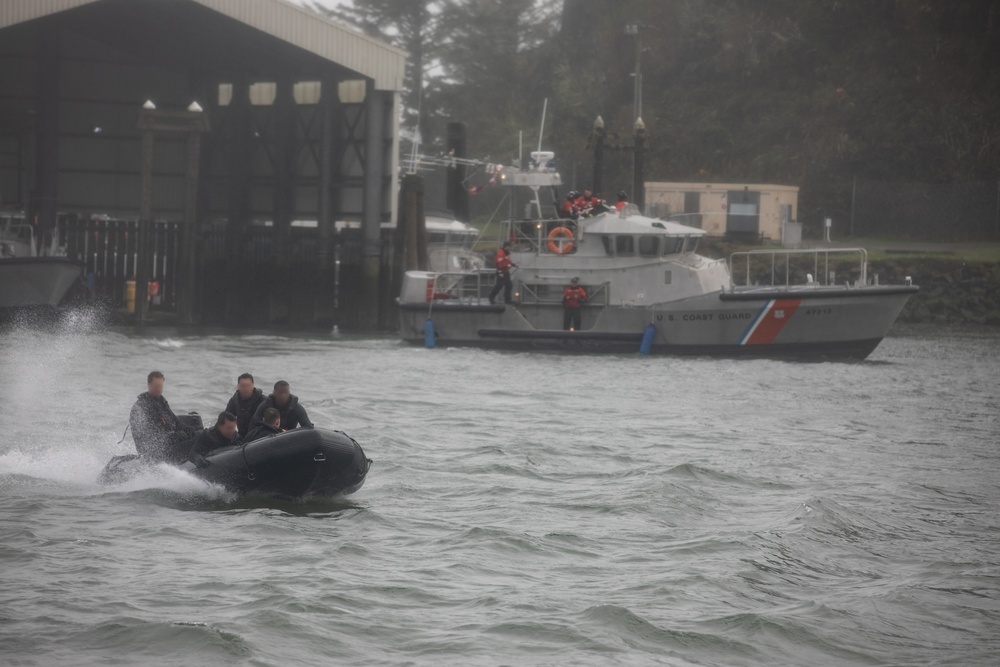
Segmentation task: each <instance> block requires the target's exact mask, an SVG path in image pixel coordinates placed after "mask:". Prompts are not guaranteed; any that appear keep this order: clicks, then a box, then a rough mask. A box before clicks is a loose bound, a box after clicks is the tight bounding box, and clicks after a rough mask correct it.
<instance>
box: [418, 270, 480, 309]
mask: <svg viewBox="0 0 1000 667" xmlns="http://www.w3.org/2000/svg"><path fill="white" fill-rule="evenodd" d="M496 281H497V279H496V271H494V270H493V269H476V270H474V271H444V272H441V273H435V274H434V277H433V278H430V280H429V281H428V286H427V293H428V297H429V298H428V300H429V301H432V302H433V301H458V302H459V303H461V304H463V305H477V304H479V303H480V302H481V301H482V300H483V299H487V298H489V295H490V290H492V289H493V286H494V285H495V284H496Z"/></svg>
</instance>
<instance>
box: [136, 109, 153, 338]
mask: <svg viewBox="0 0 1000 667" xmlns="http://www.w3.org/2000/svg"><path fill="white" fill-rule="evenodd" d="M140 181H141V183H142V186H141V195H140V198H139V229H138V238H137V239H136V262H135V323H136V327H137V328H138V329H143V328H144V327H145V326H146V305H147V304H146V294H147V286H148V285H149V276H150V268H151V267H150V262H152V259H153V258H152V257H150V252H149V251H150V247H149V246H150V243H149V241H150V238H151V237H152V232H153V229H152V227H153V130H152V128H148V127H147V128H145V129H143V130H142V176H141V179H140Z"/></svg>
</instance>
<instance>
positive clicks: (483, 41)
mask: <svg viewBox="0 0 1000 667" xmlns="http://www.w3.org/2000/svg"><path fill="white" fill-rule="evenodd" d="M354 4H355V7H356V9H357V10H358V11H360V12H361V14H359V15H358V16H357V17H355V19H356V21H360V18H358V17H360V16H362V15H366V16H368V17H369V18H367V19H365V20H367V21H368V24H367V25H370V26H372V27H373V30H374V29H376V28H377V30H375V32H373V34H380V35H381V36H383V37H385V36H387V35H388V37H389V38H390V39H393V40H394V41H395V42H396V43H398V44H400V45H401V46H403V47H404V48H407V50H410V51H411V53H412V52H413V50H414V46H413V44H414V43H413V41H412V40H413V39H418V38H419V39H423V40H424V44H423V49H424V51H423V52H424V53H425V54H428V53H432V54H433V62H434V63H435V65H434V67H433V68H432V69H431V70H430V73H431V74H432V76H431V77H430V79H429V81H430V82H431V83H433V85H430V83H429V82H428V81H425V82H424V83H423V84H422V85H423V87H424V89H425V90H424V94H423V99H424V100H425V107H424V109H425V111H426V110H427V109H428V106H427V101H428V100H432V103H431V104H430V105H429V106H430V111H429V112H427V113H428V117H429V120H428V121H427V126H426V132H425V143H426V142H428V139H431V140H432V141H430V143H436V144H437V145H440V144H441V143H442V141H443V135H444V123H445V122H446V121H447V120H460V121H463V122H465V123H466V124H467V126H468V129H469V152H470V155H471V156H476V157H485V156H486V155H489V156H491V157H492V158H493V159H495V160H506V159H507V158H508V157H510V156H512V155H513V154H514V153H515V152H516V147H517V132H518V130H524V131H525V136H526V138H528V137H531V141H530V142H528V143H533V142H534V141H535V140H536V139H535V137H537V127H538V121H539V112H540V110H541V106H542V100H543V99H544V98H546V97H547V98H549V99H550V105H549V120H548V123H547V131H546V142H545V143H546V147H547V148H550V149H553V150H555V151H556V152H557V155H558V156H559V159H560V166H561V170H562V172H563V176H564V180H568V179H569V172H570V171H571V170H572V165H574V164H577V165H579V167H580V171H581V173H583V174H589V173H590V160H591V156H590V153H589V150H588V149H587V138H588V135H589V134H590V132H591V128H592V124H593V121H594V119H595V117H596V116H598V115H601V116H602V117H603V119H604V121H605V123H606V127H607V130H608V133H609V141H610V142H611V143H612V144H614V143H615V142H616V141H618V142H621V143H628V142H629V141H630V135H631V132H632V123H633V78H632V77H631V76H630V74H631V72H632V71H633V68H634V66H635V53H636V48H635V45H636V42H635V37H634V36H632V35H627V34H625V30H624V28H625V25H626V24H630V23H639V24H641V25H642V26H643V27H642V42H643V45H644V49H643V53H642V65H643V82H644V86H643V88H644V102H643V119H644V121H645V124H646V127H647V131H648V134H647V137H648V138H647V158H646V175H647V180H691V181H706V182H711V181H715V182H726V181H735V182H745V181H750V182H779V183H791V184H798V185H800V186H801V187H802V193H801V197H800V206H799V218H800V220H803V221H806V222H811V221H814V220H818V219H819V218H821V217H823V216H825V215H844V214H845V212H846V211H847V210H848V209H849V201H850V189H851V188H850V183H851V179H852V178H853V177H854V176H855V175H857V176H859V177H861V178H868V179H881V180H888V181H892V180H896V181H899V180H914V181H926V182H953V181H967V180H995V179H997V178H998V177H1000V0H810V1H808V2H805V1H802V0H768V2H760V1H759V0H616V1H615V2H608V1H606V0H440V1H438V2H431V1H430V0H414V1H413V2H412V3H411V2H393V1H392V0H354ZM412 6H423V7H425V8H426V7H430V8H431V10H432V11H431V15H432V16H433V20H432V21H431V24H432V25H433V29H430V30H427V31H420V30H415V29H414V28H413V26H414V25H417V24H419V21H417V22H416V23H414V22H412V21H411V22H410V23H407V22H406V21H407V20H409V19H407V18H406V16H405V11H404V9H403V8H409V7H412ZM366 13H367V14H366ZM361 24H362V25H365V24H364V22H361ZM387 26H398V27H396V28H393V29H390V30H387ZM399 26H401V27H399ZM406 26H410V27H406ZM390 33H391V34H390ZM394 34H395V35H398V37H393V35H394ZM404 35H405V37H404ZM425 57H426V55H425ZM425 62H428V63H429V62H431V61H430V60H427V61H425ZM408 81H409V83H408V85H409V86H410V87H411V92H410V93H409V97H408V99H412V94H413V93H412V87H413V86H415V85H418V84H417V83H415V82H416V79H415V77H413V76H411V77H409V79H408ZM408 106H411V107H412V106H413V105H412V103H409V104H408ZM629 170H630V164H629V160H628V158H627V156H626V155H625V154H623V153H615V152H614V151H612V152H611V154H610V155H609V156H608V173H606V174H605V184H606V189H607V190H608V191H609V192H610V191H613V190H617V189H618V188H619V187H621V186H622V185H624V184H625V183H629V182H630V180H631V177H630V171H629ZM584 180H589V179H586V178H584ZM581 185H582V183H581Z"/></svg>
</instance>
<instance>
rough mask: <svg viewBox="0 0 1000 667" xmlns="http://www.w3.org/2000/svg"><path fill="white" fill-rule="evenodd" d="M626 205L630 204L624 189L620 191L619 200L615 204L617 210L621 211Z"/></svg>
mask: <svg viewBox="0 0 1000 667" xmlns="http://www.w3.org/2000/svg"><path fill="white" fill-rule="evenodd" d="M626 206H628V195H627V194H625V191H624V190H622V191H620V192H619V193H618V202H617V203H616V204H615V210H616V211H618V212H619V213H621V212H622V209H623V208H625V207H626Z"/></svg>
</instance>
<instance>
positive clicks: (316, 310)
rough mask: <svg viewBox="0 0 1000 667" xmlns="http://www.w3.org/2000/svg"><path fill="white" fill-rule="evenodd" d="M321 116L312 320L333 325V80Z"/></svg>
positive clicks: (323, 91)
mask: <svg viewBox="0 0 1000 667" xmlns="http://www.w3.org/2000/svg"><path fill="white" fill-rule="evenodd" d="M319 95H320V97H319V113H320V136H319V177H318V183H317V185H318V187H317V193H316V194H317V197H318V201H317V202H316V211H317V215H316V218H317V225H318V227H319V275H320V280H319V284H318V285H317V293H316V298H315V299H314V301H313V303H314V306H313V319H314V320H315V322H317V323H321V324H324V325H332V324H333V323H334V322H335V320H336V309H335V299H336V297H335V295H336V289H337V285H336V273H335V270H334V265H335V262H336V254H335V251H334V245H333V244H334V233H335V231H336V229H335V225H336V219H335V217H334V203H333V195H332V189H333V184H334V180H335V178H336V170H335V169H334V160H333V143H334V139H335V137H336V134H335V132H334V128H335V127H336V124H335V122H336V114H337V104H338V103H339V102H340V100H339V98H338V97H337V81H336V80H335V79H333V78H332V77H327V78H325V79H323V82H322V84H321V87H320V94H319Z"/></svg>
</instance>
